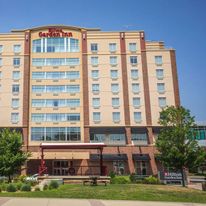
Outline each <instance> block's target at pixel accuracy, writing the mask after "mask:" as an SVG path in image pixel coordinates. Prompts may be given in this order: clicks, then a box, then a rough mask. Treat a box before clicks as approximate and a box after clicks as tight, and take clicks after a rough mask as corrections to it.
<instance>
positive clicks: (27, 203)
mask: <svg viewBox="0 0 206 206" xmlns="http://www.w3.org/2000/svg"><path fill="white" fill-rule="evenodd" d="M69 205H70V206H203V205H206V204H198V203H170V202H143V201H125V200H82V199H52V198H6V197H5V198H4V197H0V206H69Z"/></svg>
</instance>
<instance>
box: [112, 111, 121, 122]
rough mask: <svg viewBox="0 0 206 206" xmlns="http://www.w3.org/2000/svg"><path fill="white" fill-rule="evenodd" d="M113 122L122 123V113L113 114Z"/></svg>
mask: <svg viewBox="0 0 206 206" xmlns="http://www.w3.org/2000/svg"><path fill="white" fill-rule="evenodd" d="M112 120H113V122H120V112H112Z"/></svg>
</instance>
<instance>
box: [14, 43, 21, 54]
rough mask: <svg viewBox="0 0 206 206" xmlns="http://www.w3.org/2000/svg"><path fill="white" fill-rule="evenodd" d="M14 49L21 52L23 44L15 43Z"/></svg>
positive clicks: (15, 51)
mask: <svg viewBox="0 0 206 206" xmlns="http://www.w3.org/2000/svg"><path fill="white" fill-rule="evenodd" d="M13 51H14V53H20V52H21V45H20V44H16V45H14V47H13Z"/></svg>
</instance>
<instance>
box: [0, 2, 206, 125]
mask: <svg viewBox="0 0 206 206" xmlns="http://www.w3.org/2000/svg"><path fill="white" fill-rule="evenodd" d="M0 8H1V12H0V33H5V32H10V31H11V30H12V29H22V28H30V27H34V26H41V25H48V24H65V25H73V26H80V27H88V28H89V27H92V28H101V30H104V31H111V30H114V31H122V30H144V31H145V34H146V39H147V40H161V41H164V42H165V45H166V46H168V47H172V48H174V49H175V50H176V60H177V68H178V78H179V88H180V98H181V104H182V105H183V106H184V107H185V108H187V109H189V110H190V111H191V114H192V115H194V116H195V120H196V121H205V122H206V0H0Z"/></svg>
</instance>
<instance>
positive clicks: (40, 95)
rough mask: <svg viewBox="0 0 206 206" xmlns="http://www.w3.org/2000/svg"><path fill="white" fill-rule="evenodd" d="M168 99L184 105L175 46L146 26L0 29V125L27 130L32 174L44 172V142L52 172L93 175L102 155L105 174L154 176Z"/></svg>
mask: <svg viewBox="0 0 206 206" xmlns="http://www.w3.org/2000/svg"><path fill="white" fill-rule="evenodd" d="M167 105H175V106H178V105H180V98H179V89H178V79H177V68H176V59H175V50H174V49H169V48H167V47H165V46H164V42H159V41H146V39H145V33H144V31H118V32H116V31H109V32H106V31H101V30H100V29H91V28H89V29H88V28H80V27H73V26H63V25H52V26H41V27H36V28H29V29H22V30H13V31H11V33H8V34H7V33H4V34H0V113H1V116H0V127H1V128H12V129H14V128H15V129H17V130H19V131H20V132H21V133H22V137H23V142H24V149H25V150H27V151H30V152H31V154H32V156H31V157H30V159H29V161H28V162H27V166H26V172H27V173H28V174H34V173H37V172H38V171H39V165H40V164H41V161H40V160H41V146H42V145H43V147H44V160H45V162H44V163H45V165H46V167H47V173H48V174H51V175H71V174H72V175H80V174H81V175H87V174H96V173H98V170H99V168H98V165H99V159H101V158H102V160H103V166H104V172H103V173H104V174H106V173H109V172H110V171H114V172H116V173H117V174H129V173H134V172H135V173H137V174H140V175H150V174H157V171H158V169H159V167H160V164H159V163H158V160H157V159H156V158H155V153H156V149H155V146H154V145H155V138H156V136H157V134H158V132H159V129H160V126H159V124H158V119H159V113H160V111H161V110H162V108H164V107H165V106H167ZM68 143H69V144H68ZM99 143H104V144H99ZM65 145H67V146H68V145H70V146H71V147H69V146H68V147H66V146H65ZM95 145H96V147H95ZM102 145H103V146H102ZM47 146H48V147H47ZM59 146H60V147H59ZM61 146H62V147H61ZM49 147H50V148H49ZM100 153H102V154H103V155H102V156H101V157H100V155H99V154H100ZM71 168H73V170H70V169H71ZM99 172H101V171H99ZM101 173H102V172H101Z"/></svg>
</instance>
